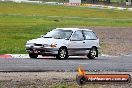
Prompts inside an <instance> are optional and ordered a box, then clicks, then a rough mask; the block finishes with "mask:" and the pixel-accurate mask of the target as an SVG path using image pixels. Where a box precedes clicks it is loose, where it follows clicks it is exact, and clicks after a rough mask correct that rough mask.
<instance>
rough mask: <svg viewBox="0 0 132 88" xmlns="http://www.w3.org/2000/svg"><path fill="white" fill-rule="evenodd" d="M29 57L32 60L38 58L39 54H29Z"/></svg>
mask: <svg viewBox="0 0 132 88" xmlns="http://www.w3.org/2000/svg"><path fill="white" fill-rule="evenodd" d="M29 57H30V58H37V57H38V55H37V54H34V53H29Z"/></svg>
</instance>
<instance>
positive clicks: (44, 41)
mask: <svg viewBox="0 0 132 88" xmlns="http://www.w3.org/2000/svg"><path fill="white" fill-rule="evenodd" d="M64 41H65V39H54V38H37V39H32V40H29V41H27V43H36V44H52V43H63V42H64Z"/></svg>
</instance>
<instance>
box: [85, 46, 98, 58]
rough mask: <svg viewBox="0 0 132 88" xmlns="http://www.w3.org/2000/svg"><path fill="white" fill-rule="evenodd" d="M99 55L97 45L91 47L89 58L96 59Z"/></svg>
mask: <svg viewBox="0 0 132 88" xmlns="http://www.w3.org/2000/svg"><path fill="white" fill-rule="evenodd" d="M97 56H98V50H97V49H96V48H95V47H93V48H91V50H90V51H89V53H88V55H87V57H88V58H89V59H95V58H96V57H97Z"/></svg>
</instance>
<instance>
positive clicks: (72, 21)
mask: <svg viewBox="0 0 132 88" xmlns="http://www.w3.org/2000/svg"><path fill="white" fill-rule="evenodd" d="M131 14H132V12H130V11H115V10H101V9H90V8H82V7H68V6H52V5H43V4H27V3H21V4H20V3H11V2H6V3H3V2H0V41H1V42H0V54H3V53H26V52H25V43H26V41H27V40H29V39H32V38H37V37H39V36H40V35H42V34H45V33H46V32H47V31H49V30H51V29H53V28H56V27H90V26H130V27H131V26H132V17H131Z"/></svg>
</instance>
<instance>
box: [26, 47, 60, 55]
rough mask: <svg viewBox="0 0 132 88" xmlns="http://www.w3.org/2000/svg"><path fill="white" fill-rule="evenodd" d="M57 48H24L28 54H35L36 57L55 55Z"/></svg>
mask: <svg viewBox="0 0 132 88" xmlns="http://www.w3.org/2000/svg"><path fill="white" fill-rule="evenodd" d="M58 50H59V48H52V47H42V46H30V47H28V46H26V51H27V52H28V53H35V54H38V55H57V54H58Z"/></svg>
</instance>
